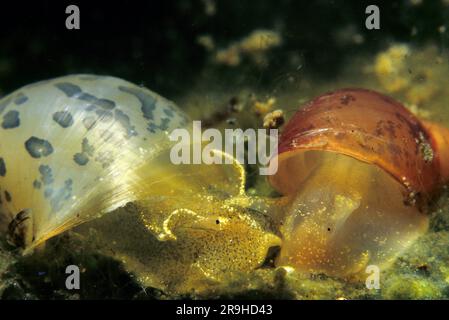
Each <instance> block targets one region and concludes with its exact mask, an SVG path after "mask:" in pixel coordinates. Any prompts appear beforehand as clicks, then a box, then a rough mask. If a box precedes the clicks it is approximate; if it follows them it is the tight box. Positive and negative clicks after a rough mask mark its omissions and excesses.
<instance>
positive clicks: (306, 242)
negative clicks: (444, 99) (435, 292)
mask: <svg viewBox="0 0 449 320" xmlns="http://www.w3.org/2000/svg"><path fill="white" fill-rule="evenodd" d="M277 157H278V171H277V172H276V174H274V175H272V176H270V177H269V182H270V183H271V185H272V186H273V187H274V188H275V189H276V190H277V191H279V192H280V193H281V194H283V195H284V198H282V202H283V203H285V204H278V206H281V209H278V211H280V214H279V217H278V219H279V221H280V222H281V224H282V226H281V233H282V237H283V242H282V246H281V252H280V255H279V257H278V258H277V261H276V264H277V265H278V266H284V265H288V266H292V267H294V268H296V269H297V270H300V271H305V272H315V273H325V274H328V275H333V276H342V277H351V276H354V275H357V274H360V273H361V272H363V273H364V272H365V267H366V266H367V265H377V266H379V267H385V266H388V265H389V264H390V263H391V262H392V261H393V260H394V257H396V256H397V254H398V253H400V252H401V251H402V250H404V249H405V248H407V247H408V246H409V245H410V244H411V243H412V242H413V241H414V240H415V239H416V238H417V237H419V236H420V235H421V234H423V233H424V232H425V231H426V230H427V227H428V221H429V217H428V214H427V212H428V209H427V208H428V204H429V202H430V201H431V200H432V198H433V197H434V196H435V195H436V194H437V193H438V191H439V190H440V189H441V187H442V185H443V184H444V183H445V182H448V181H449V129H447V128H444V127H442V126H440V125H438V124H435V123H430V122H426V121H420V120H419V119H417V118H416V117H415V116H414V115H413V114H412V113H411V112H409V111H408V110H407V109H406V108H405V107H403V106H402V105H401V104H400V103H399V102H396V101H394V100H393V99H391V98H389V97H387V96H384V95H382V94H380V93H377V92H374V91H370V90H365V89H342V90H338V91H334V92H331V93H328V94H324V95H321V96H319V97H317V98H315V99H313V100H312V101H311V102H309V103H307V104H306V105H305V106H304V107H303V108H300V110H299V111H297V113H296V114H295V115H294V116H293V117H292V118H291V120H290V121H289V122H288V124H287V125H286V127H285V128H284V130H283V132H282V133H281V137H280V141H279V149H278V156H277Z"/></svg>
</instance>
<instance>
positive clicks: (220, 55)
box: [214, 30, 282, 67]
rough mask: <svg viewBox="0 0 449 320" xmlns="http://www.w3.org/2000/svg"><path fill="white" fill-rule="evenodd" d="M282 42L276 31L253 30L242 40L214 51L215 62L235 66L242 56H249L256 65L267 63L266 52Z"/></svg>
mask: <svg viewBox="0 0 449 320" xmlns="http://www.w3.org/2000/svg"><path fill="white" fill-rule="evenodd" d="M281 44H282V37H281V35H280V34H279V33H278V32H276V31H271V30H255V31H253V32H252V33H251V34H249V35H248V36H247V37H245V38H243V39H242V40H240V41H238V42H236V43H233V44H231V45H230V46H228V47H227V48H225V49H220V50H218V51H216V53H215V58H214V60H215V62H216V63H217V64H221V65H226V66H230V67H235V66H238V65H239V64H240V62H241V61H242V58H243V57H244V56H247V57H249V58H250V59H251V60H252V61H253V62H254V63H255V64H256V65H258V66H264V65H266V64H267V56H266V53H267V52H268V51H269V50H271V49H273V48H275V47H278V46H280V45H281Z"/></svg>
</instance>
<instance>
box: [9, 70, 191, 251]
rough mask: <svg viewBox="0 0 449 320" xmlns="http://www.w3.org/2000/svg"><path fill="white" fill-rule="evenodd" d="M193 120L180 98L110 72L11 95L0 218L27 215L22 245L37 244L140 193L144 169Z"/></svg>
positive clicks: (45, 84) (40, 85) (61, 80)
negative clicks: (171, 136)
mask: <svg viewBox="0 0 449 320" xmlns="http://www.w3.org/2000/svg"><path fill="white" fill-rule="evenodd" d="M186 122H187V117H186V116H185V114H183V113H182V112H181V111H180V110H179V109H178V107H177V106H176V105H175V104H174V103H173V102H171V101H169V100H167V99H165V98H163V97H161V96H159V95H158V94H156V93H154V92H152V91H150V90H148V89H146V88H143V87H139V86H137V85H134V84H132V83H130V82H127V81H125V80H122V79H118V78H114V77H109V76H96V75H70V76H65V77H60V78H56V79H52V80H47V81H42V82H39V83H35V84H32V85H29V86H26V87H23V88H21V89H19V90H17V91H15V92H13V93H11V94H9V95H7V96H6V97H4V98H2V99H1V100H0V137H1V139H0V193H1V195H0V210H1V212H0V217H1V219H0V222H1V221H3V222H5V221H6V222H8V223H9V225H10V229H14V227H17V226H18V225H21V224H22V223H23V222H25V221H27V223H25V224H24V225H27V229H26V230H27V231H26V235H22V236H21V237H22V238H21V239H22V240H21V242H22V243H21V245H22V246H23V247H26V248H31V247H34V246H36V245H37V244H39V243H42V242H43V241H45V240H46V239H48V238H50V237H52V236H54V235H56V234H59V233H61V232H63V231H65V230H67V229H69V228H71V227H73V226H74V225H77V224H79V223H81V222H83V221H87V220H90V219H92V218H94V217H96V216H98V215H100V214H102V213H105V212H108V211H111V210H113V209H115V208H117V207H120V206H123V205H124V204H126V203H127V202H129V201H133V200H135V198H136V197H137V196H138V195H139V192H140V190H139V185H140V184H141V182H142V181H144V180H145V178H146V177H145V174H142V172H151V169H152V162H151V159H153V158H154V157H155V156H157V155H158V154H159V153H160V152H161V151H163V150H164V149H166V148H167V143H168V138H167V136H168V134H169V132H170V131H171V130H172V129H173V128H177V127H182V126H184V125H185V124H186ZM142 168H144V170H142ZM138 170H139V174H136V172H137V171H138ZM18 213H21V214H19V215H18ZM14 219H16V221H14ZM11 221H12V222H11ZM18 230H19V229H18ZM10 231H11V230H10ZM13 231H14V230H13Z"/></svg>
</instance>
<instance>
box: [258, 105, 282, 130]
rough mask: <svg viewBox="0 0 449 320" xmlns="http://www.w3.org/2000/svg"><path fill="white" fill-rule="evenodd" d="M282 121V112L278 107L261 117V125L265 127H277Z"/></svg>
mask: <svg viewBox="0 0 449 320" xmlns="http://www.w3.org/2000/svg"><path fill="white" fill-rule="evenodd" d="M284 122H285V117H284V112H283V111H282V110H280V109H278V110H274V111H272V112H270V113H268V114H266V115H265V117H264V118H263V127H264V128H265V129H278V128H279V127H280V126H282V125H283V124H284Z"/></svg>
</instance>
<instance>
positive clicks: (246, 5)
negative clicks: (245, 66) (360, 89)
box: [0, 0, 449, 96]
mask: <svg viewBox="0 0 449 320" xmlns="http://www.w3.org/2000/svg"><path fill="white" fill-rule="evenodd" d="M69 4H77V5H78V6H79V8H80V12H81V30H67V29H66V28H65V19H66V17H67V14H65V8H66V6H67V5H69ZM369 4H377V5H378V6H379V7H380V11H381V30H376V31H368V30H366V29H365V28H364V27H363V26H364V24H365V18H366V15H365V8H366V6H367V5H369ZM0 6H1V8H0V9H1V10H0V63H1V66H2V67H1V68H0V89H1V90H2V91H3V93H6V92H9V91H11V90H13V89H16V88H18V87H20V86H22V85H25V84H28V83H31V82H34V81H37V80H41V79H45V78H50V77H56V76H60V75H64V74H69V73H76V72H78V73H80V72H89V73H98V74H109V75H114V76H119V77H122V78H125V79H127V80H130V81H133V82H136V83H142V84H144V85H146V86H148V87H150V88H152V89H154V90H155V91H157V92H160V93H161V94H162V95H165V96H173V95H178V94H182V93H183V91H184V90H188V86H183V84H189V83H190V81H192V80H193V79H195V76H196V75H198V73H200V72H201V70H202V69H203V67H204V65H205V63H206V61H207V59H206V57H207V52H206V50H205V49H204V48H202V47H201V46H199V45H197V44H196V38H197V36H198V35H201V34H205V33H208V34H211V35H212V36H213V37H214V39H215V40H216V42H217V44H218V45H219V46H220V45H221V46H227V45H228V44H229V43H230V42H232V41H235V40H238V39H240V38H242V37H243V36H245V35H247V34H249V33H250V32H251V31H252V30H254V29H257V28H267V29H273V27H274V26H275V24H276V23H279V22H281V23H282V24H283V28H282V29H283V30H282V36H283V38H284V46H283V47H282V52H279V55H278V63H273V64H272V65H270V66H269V68H272V69H279V68H282V66H281V64H282V61H283V59H282V57H283V56H282V55H283V54H285V52H289V51H298V52H300V53H301V55H302V56H303V57H304V60H305V61H306V62H307V70H308V71H309V72H310V73H312V74H314V75H316V76H317V77H323V76H324V77H332V76H334V75H335V74H336V73H337V72H338V70H339V69H340V68H341V67H342V66H341V61H342V57H343V56H345V55H348V54H351V53H355V52H359V51H361V52H363V51H365V52H372V51H373V50H375V49H376V48H378V47H380V46H382V45H384V42H385V41H405V42H410V40H411V36H410V34H411V29H412V27H413V26H414V27H415V28H416V30H417V33H416V35H415V36H414V37H413V42H414V43H416V44H420V43H424V42H426V41H428V40H434V41H436V43H439V44H440V45H442V46H444V47H446V46H447V44H448V43H449V41H448V35H447V34H448V33H449V30H448V32H446V34H443V35H442V34H440V33H438V32H437V29H438V27H439V26H441V25H444V24H446V25H447V24H448V21H449V7H448V6H446V7H443V6H442V5H441V2H440V1H439V0H432V1H430V0H427V1H423V3H422V4H421V5H419V6H412V5H410V1H409V0H399V1H359V0H355V1H348V0H339V1H338V0H334V1H331V0H316V1H310V0H309V1H298V0H296V1H294V0H276V1H267V0H265V1H264V0H259V1H249V0H246V1H245V0H236V1H232V0H231V1H223V0H221V1H220V0H219V1H216V7H217V10H216V14H215V15H214V16H211V17H210V16H207V15H206V14H205V13H204V12H205V10H204V2H203V1H201V0H181V1H98V0H97V1H42V0H41V1H39V0H37V1H15V2H11V1H3V2H2V3H1V5H0ZM351 23H352V24H355V25H357V26H361V27H360V30H359V31H360V32H361V33H362V34H363V35H364V36H365V39H366V41H365V43H364V44H363V45H359V46H355V45H341V44H339V43H337V40H336V39H335V37H332V36H331V35H332V34H333V32H334V31H335V30H336V29H337V28H339V27H341V26H344V25H347V24H351ZM447 27H448V28H449V25H447ZM246 72H248V73H251V70H246ZM266 74H270V73H269V72H267V73H266ZM217 76H220V74H219V73H218V74H217ZM267 77H268V76H267ZM264 81H268V79H264V78H263V77H262V79H261V82H262V83H263V82H264Z"/></svg>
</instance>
